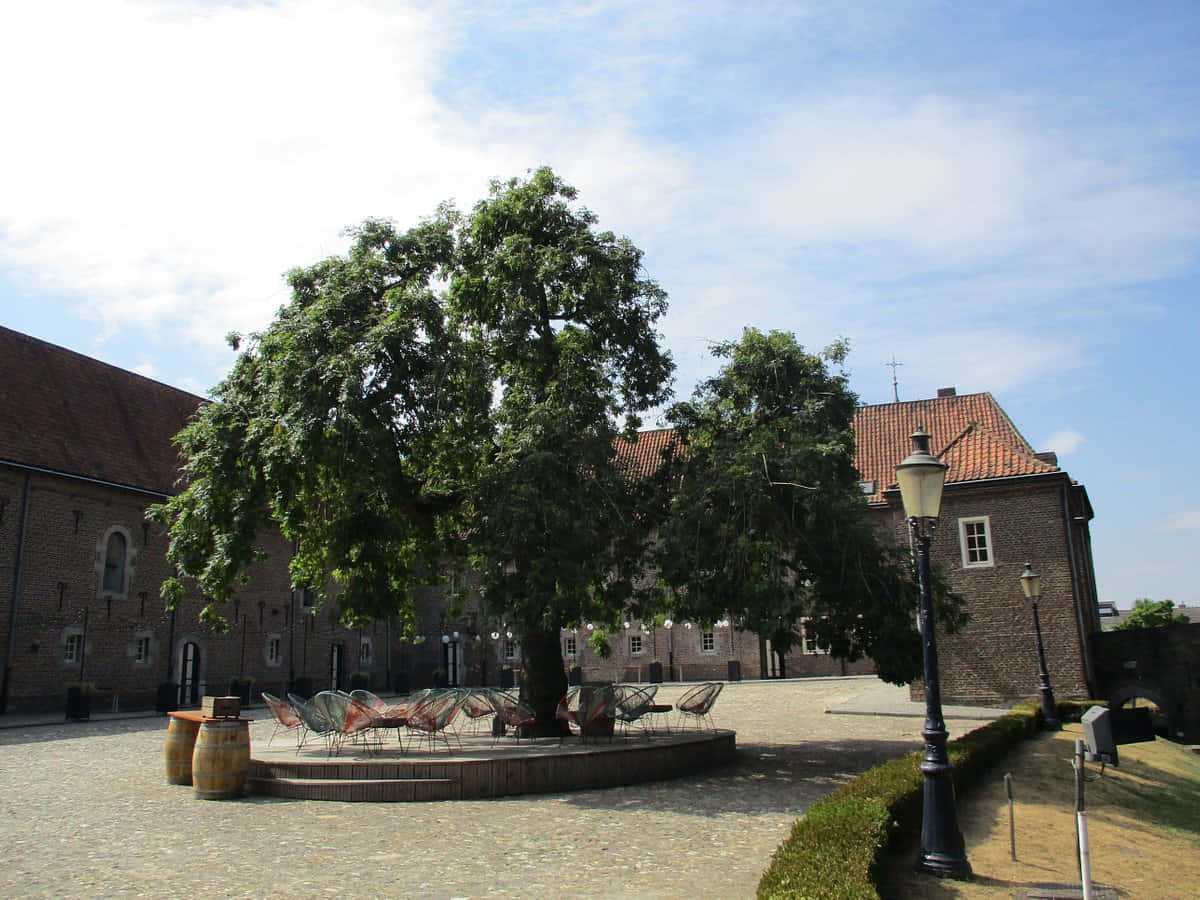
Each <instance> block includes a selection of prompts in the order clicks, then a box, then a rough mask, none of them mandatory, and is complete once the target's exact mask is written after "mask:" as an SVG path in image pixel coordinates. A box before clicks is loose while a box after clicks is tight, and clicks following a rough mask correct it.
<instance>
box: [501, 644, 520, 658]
mask: <svg viewBox="0 0 1200 900" xmlns="http://www.w3.org/2000/svg"><path fill="white" fill-rule="evenodd" d="M504 658H505V659H516V658H517V642H516V641H514V640H505V642H504Z"/></svg>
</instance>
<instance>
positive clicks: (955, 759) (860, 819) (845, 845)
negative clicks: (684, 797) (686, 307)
mask: <svg viewBox="0 0 1200 900" xmlns="http://www.w3.org/2000/svg"><path fill="white" fill-rule="evenodd" d="M1037 730H1038V708H1037V707H1035V706H1033V705H1032V704H1028V705H1027V704H1022V705H1020V706H1018V707H1016V708H1014V709H1013V710H1012V711H1011V712H1010V713H1008V714H1007V715H1005V716H1003V717H1001V718H999V719H997V720H995V721H994V722H989V723H988V724H987V725H984V726H983V727H981V728H977V729H975V730H974V731H972V732H970V733H969V734H965V735H963V736H962V737H961V738H958V739H957V740H954V741H951V742H950V743H949V744H948V746H947V750H948V752H949V755H950V762H951V763H952V764H953V765H954V787H955V791H956V792H957V793H958V794H959V795H960V796H961V795H962V794H964V793H965V792H966V791H967V789H968V788H970V787H972V786H974V785H975V784H977V783H978V782H979V781H980V779H981V778H982V777H983V775H984V774H985V773H986V772H987V771H988V770H989V769H991V768H992V767H993V766H995V765H996V763H998V762H999V761H1000V760H1001V759H1002V758H1003V757H1004V755H1005V754H1006V753H1008V751H1009V750H1010V749H1011V748H1012V747H1014V746H1015V745H1016V744H1018V743H1020V742H1021V741H1022V740H1024V739H1025V738H1027V737H1029V736H1030V735H1032V734H1035V733H1036V732H1037ZM921 757H922V753H920V752H914V753H910V754H908V755H907V756H905V757H903V758H901V759H894V760H891V761H889V762H886V763H884V764H883V765H879V766H875V768H873V769H869V770H867V771H866V772H864V773H863V774H862V775H860V776H859V777H858V778H856V779H854V780H853V781H851V782H849V783H848V784H844V785H842V786H841V787H839V788H838V789H837V790H835V791H834V792H833V793H831V794H830V795H829V796H828V797H826V798H824V799H823V800H819V801H817V802H816V803H814V804H813V805H812V806H811V807H809V809H808V813H807V814H806V815H805V817H804V818H803V819H800V820H799V821H797V822H796V824H795V825H793V826H792V833H791V835H790V836H789V837H788V839H787V840H786V841H784V842H783V844H781V845H780V847H779V849H778V850H776V851H775V855H774V856H773V857H772V858H771V865H770V866H769V867H768V868H767V871H766V872H764V873H763V876H762V879H761V880H760V881H759V884H758V896H759V897H763V898H767V897H772V898H773V897H793V898H810V897H811V898H839V900H842V898H845V900H852V898H853V900H858V898H878V897H879V892H878V890H877V889H876V887H875V878H874V876H875V872H876V868H877V866H878V865H879V862H880V859H881V857H882V855H883V852H884V850H886V849H887V848H888V847H889V846H890V844H891V843H892V839H893V838H894V837H895V836H896V835H897V834H905V835H908V834H913V833H914V831H919V830H920V826H921V801H922V790H923V781H922V778H921V770H920V765H921Z"/></svg>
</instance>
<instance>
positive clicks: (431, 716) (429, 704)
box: [406, 689, 467, 752]
mask: <svg viewBox="0 0 1200 900" xmlns="http://www.w3.org/2000/svg"><path fill="white" fill-rule="evenodd" d="M466 693H467V692H466V691H461V690H453V689H452V690H447V691H441V692H436V693H432V694H430V695H429V696H427V697H426V698H425V699H424V700H422V701H421V702H419V703H418V704H417V705H416V707H414V708H412V709H410V710H409V711H408V721H407V723H406V724H407V726H408V729H409V730H410V731H413V732H416V735H415V736H416V737H417V738H418V739H419V738H421V737H425V738H427V739H428V741H429V749H430V751H431V752H432V750H433V741H434V738H435V737H436V736H437V735H439V734H440V735H441V736H442V740H443V741H445V742H446V751H447V752H449V751H450V749H451V747H450V739H449V738H448V737H447V736H446V732H447V730H448V729H449V727H450V724H451V723H452V722H453V721H454V717H455V716H457V715H458V712H459V710H460V709H461V708H462V702H463V699H464V698H465V696H466ZM455 737H457V735H456V736H455Z"/></svg>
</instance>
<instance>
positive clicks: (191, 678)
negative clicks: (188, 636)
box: [179, 641, 200, 706]
mask: <svg viewBox="0 0 1200 900" xmlns="http://www.w3.org/2000/svg"><path fill="white" fill-rule="evenodd" d="M179 705H180V706H199V705H200V645H199V644H197V643H195V642H194V641H188V642H187V643H186V644H184V645H183V647H181V648H180V650H179Z"/></svg>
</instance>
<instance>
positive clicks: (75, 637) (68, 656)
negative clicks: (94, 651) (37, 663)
mask: <svg viewBox="0 0 1200 900" xmlns="http://www.w3.org/2000/svg"><path fill="white" fill-rule="evenodd" d="M82 650H83V635H82V634H68V635H67V639H66V641H65V642H64V643H63V662H69V663H76V662H79V656H80V653H81V652H82Z"/></svg>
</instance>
